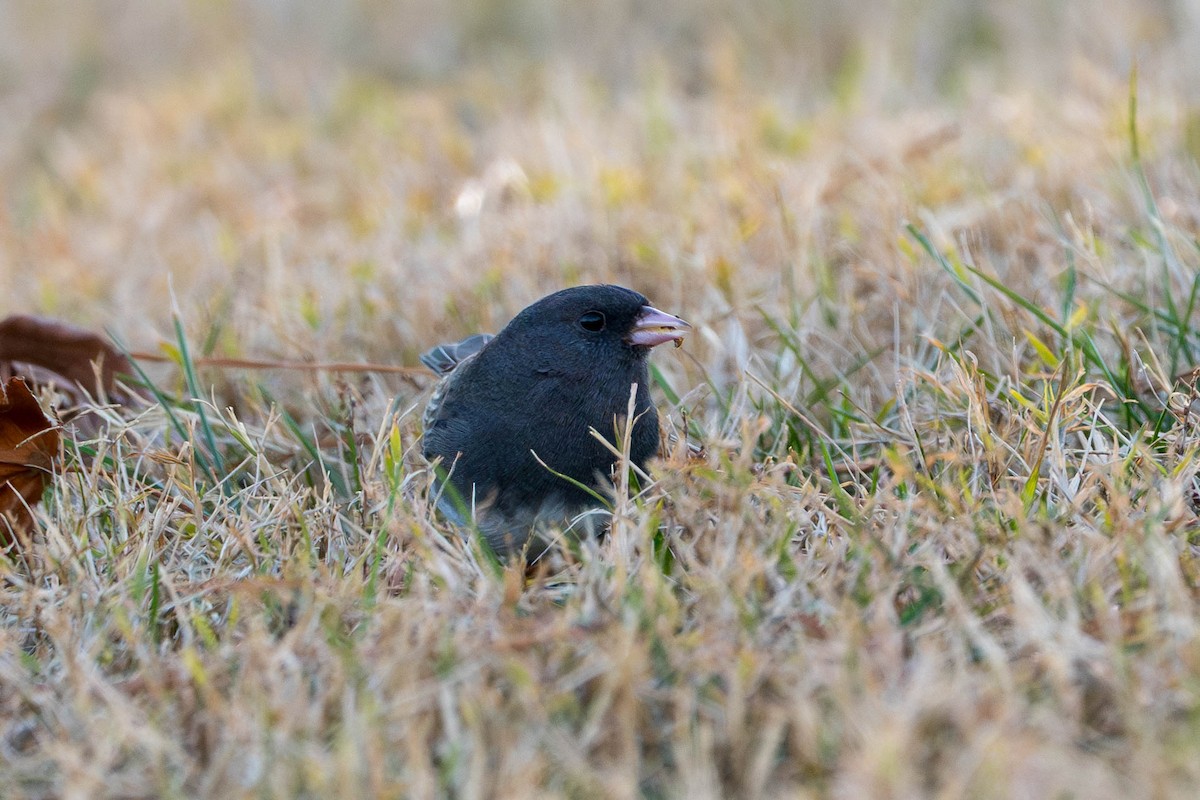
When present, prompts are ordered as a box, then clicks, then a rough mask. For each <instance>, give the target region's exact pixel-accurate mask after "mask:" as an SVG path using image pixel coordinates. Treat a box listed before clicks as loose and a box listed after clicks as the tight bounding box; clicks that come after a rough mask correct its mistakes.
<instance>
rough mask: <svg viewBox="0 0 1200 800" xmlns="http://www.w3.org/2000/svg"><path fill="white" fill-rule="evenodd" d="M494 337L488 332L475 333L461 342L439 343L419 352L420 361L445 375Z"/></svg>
mask: <svg viewBox="0 0 1200 800" xmlns="http://www.w3.org/2000/svg"><path fill="white" fill-rule="evenodd" d="M494 338H496V337H495V336H493V335H492V334H490V333H477V334H475V335H474V336H468V337H467V338H466V339H463V340H462V341H461V342H454V343H453V344H439V345H438V346H437V347H434V348H432V349H430V350H427V351H425V352H424V353H422V354H421V363H422V364H424V365H425V366H427V367H429V368H430V369H431V370H433V371H434V372H436V373H437V374H439V375H447V374H449V373H451V372H453V371H454V368H455V367H457V366H458V365H459V364H461V363H463V362H464V361H466V360H467V359H468V358H470V357H471V356H473V355H475V354H476V353H478V352H479V351H480V350H482V349H483V346H484V345H485V344H487V343H488V342H490V341H491V340H492V339H494Z"/></svg>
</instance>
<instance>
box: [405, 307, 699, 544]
mask: <svg viewBox="0 0 1200 800" xmlns="http://www.w3.org/2000/svg"><path fill="white" fill-rule="evenodd" d="M687 328H688V325H687V323H686V322H684V321H683V320H681V319H679V318H677V317H673V316H671V315H669V314H665V313H663V312H661V311H658V310H657V309H655V308H653V307H651V306H650V305H649V303H648V302H647V300H646V298H645V297H643V296H642V295H640V294H638V293H637V292H634V291H631V290H629V289H625V288H622V287H620V286H578V287H575V288H571V289H564V290H563V291H560V292H556V293H554V294H552V295H549V296H547V297H544V298H542V299H541V300H539V301H537V302H536V303H534V304H533V305H531V306H529V307H528V308H526V309H525V310H524V311H522V312H521V313H519V314H518V315H517V316H516V317H514V318H513V319H512V321H511V322H509V323H508V325H507V326H506V327H505V328H504V330H502V331H500V333H498V334H497V335H496V336H494V337H492V336H487V335H485V334H480V335H476V336H472V337H470V338H468V339H464V340H463V341H462V342H459V343H457V344H451V345H440V346H438V347H435V348H433V349H432V350H430V351H429V352H427V353H425V354H424V355H423V356H421V360H422V361H423V362H424V363H425V364H426V365H427V366H429V367H430V368H431V369H433V370H434V371H436V372H439V373H441V374H443V375H445V377H444V378H443V380H442V383H441V384H440V385H439V386H438V387H437V389H435V391H434V394H433V396H432V398H431V399H430V402H429V405H428V407H427V408H426V410H425V416H424V421H425V436H424V442H423V444H424V452H425V457H426V459H428V460H429V461H431V462H435V463H438V464H439V469H440V471H441V472H442V474H443V475H445V476H448V480H446V481H444V482H442V483H441V484H440V491H441V498H440V500H439V504H438V505H439V508H440V509H441V510H442V511H443V513H445V514H446V515H447V516H448V517H450V518H451V519H454V520H455V521H456V522H458V523H460V524H466V523H467V522H468V521H469V520H471V519H473V521H474V522H475V524H476V525H477V526H478V527H479V530H480V531H481V532H482V533H483V535H484V536H485V537H486V538H487V540H488V542H489V543H490V544H491V545H492V547H493V548H495V549H496V550H497V551H498V552H501V553H511V552H513V551H515V550H518V549H520V548H521V547H522V546H523V545H524V544H525V542H526V541H527V540H528V539H529V537H530V536H531V535H533V534H535V533H536V532H537V531H538V530H539V529H541V528H543V527H546V526H550V525H565V524H566V522H567V521H569V520H570V518H571V517H573V516H575V515H577V514H580V513H581V512H585V511H587V510H589V509H592V508H595V507H596V506H597V505H598V503H597V502H596V499H595V497H594V496H592V494H591V493H589V492H588V491H585V490H584V489H581V488H580V487H579V486H576V485H574V484H573V483H572V481H576V482H578V483H580V484H583V485H585V486H588V487H591V488H592V489H593V490H595V491H598V492H601V493H603V492H605V491H606V490H607V487H608V485H609V479H610V475H611V472H612V468H613V465H614V464H615V463H616V458H615V457H614V456H613V455H612V453H611V452H610V451H609V450H608V449H607V448H605V447H604V446H603V445H602V444H601V443H600V442H598V441H597V440H596V439H595V438H594V437H593V436H592V435H591V434H590V433H589V429H590V428H595V429H596V430H597V431H599V432H600V433H601V434H602V435H603V436H605V438H607V439H608V440H609V441H612V442H618V443H619V441H620V438H619V436H618V432H619V430H620V427H621V425H622V424H623V420H624V418H625V415H626V413H627V411H628V404H629V394H630V386H631V385H632V384H635V383H636V384H637V386H638V389H637V396H636V399H635V406H634V415H635V418H636V421H635V423H634V426H633V432H632V436H631V450H630V460H631V461H632V462H633V463H634V464H637V465H638V466H644V465H645V463H646V461H647V460H648V459H649V458H650V457H651V456H653V455H654V454H655V453H656V452H657V450H658V437H659V434H658V414H657V413H656V412H655V410H654V406H653V405H652V404H651V402H650V392H649V375H648V373H647V368H646V357H647V355H648V354H649V351H650V349H651V348H652V347H654V346H655V345H658V344H662V343H664V342H669V341H675V342H676V343H677V344H678V342H679V341H680V340H682V337H683V335H684V332H685V331H686V330H687ZM535 454H536V456H535ZM539 459H540V460H541V462H543V463H539ZM555 473H558V475H556V474H555ZM563 476H565V477H563ZM567 478H569V479H570V480H567Z"/></svg>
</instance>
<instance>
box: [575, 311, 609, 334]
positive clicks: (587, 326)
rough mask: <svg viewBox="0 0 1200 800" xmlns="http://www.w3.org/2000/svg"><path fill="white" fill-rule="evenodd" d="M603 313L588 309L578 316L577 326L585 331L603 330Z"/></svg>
mask: <svg viewBox="0 0 1200 800" xmlns="http://www.w3.org/2000/svg"><path fill="white" fill-rule="evenodd" d="M606 321H607V320H605V319H604V315H603V314H601V313H600V312H599V311H589V312H587V313H586V314H584V315H583V316H582V317H580V318H579V326H580V327H581V328H583V329H584V330H585V331H591V332H592V333H595V332H597V331H602V330H604V323H605V322H606Z"/></svg>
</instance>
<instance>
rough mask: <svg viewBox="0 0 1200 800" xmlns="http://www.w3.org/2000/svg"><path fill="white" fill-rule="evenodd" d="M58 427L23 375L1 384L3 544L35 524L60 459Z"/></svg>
mask: <svg viewBox="0 0 1200 800" xmlns="http://www.w3.org/2000/svg"><path fill="white" fill-rule="evenodd" d="M58 445H59V436H58V429H57V428H56V427H55V425H54V423H53V422H51V421H50V420H49V419H47V418H46V415H45V414H44V413H43V412H42V407H41V406H39V405H38V401H37V398H36V397H34V396H33V393H32V392H31V391H29V387H28V386H26V385H25V381H24V380H22V379H21V378H11V379H10V380H9V381H8V382H7V383H5V384H4V385H2V386H0V547H8V546H9V545H11V544H12V543H13V541H14V540H15V539H16V531H17V530H26V529H28V528H29V526H30V524H32V521H33V520H32V518H31V517H30V515H29V508H30V507H32V506H34V505H37V503H38V502H39V501H40V500H41V499H42V492H43V491H44V490H45V488H46V484H48V483H49V482H50V479H51V478H52V477H53V475H54V466H55V464H56V463H57V462H58Z"/></svg>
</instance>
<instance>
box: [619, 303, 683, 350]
mask: <svg viewBox="0 0 1200 800" xmlns="http://www.w3.org/2000/svg"><path fill="white" fill-rule="evenodd" d="M691 327H692V326H691V325H688V324H687V323H686V322H684V321H683V320H681V319H680V318H679V317H673V316H671V315H670V314H668V313H666V312H664V311H659V310H658V309H657V308H654V307H653V306H642V310H641V311H640V312H639V313H638V315H637V319H635V320H634V321H633V330H632V331H630V332H629V335H628V336H626V337H625V341H626V342H628V343H629V344H631V345H633V346H634V347H654V346H656V345H660V344H663V343H664V342H674V343H675V346H676V347H679V346H680V345H681V344H683V337H684V335H685V334H686V333H687V331H688V330H689V329H690V328H691Z"/></svg>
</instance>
